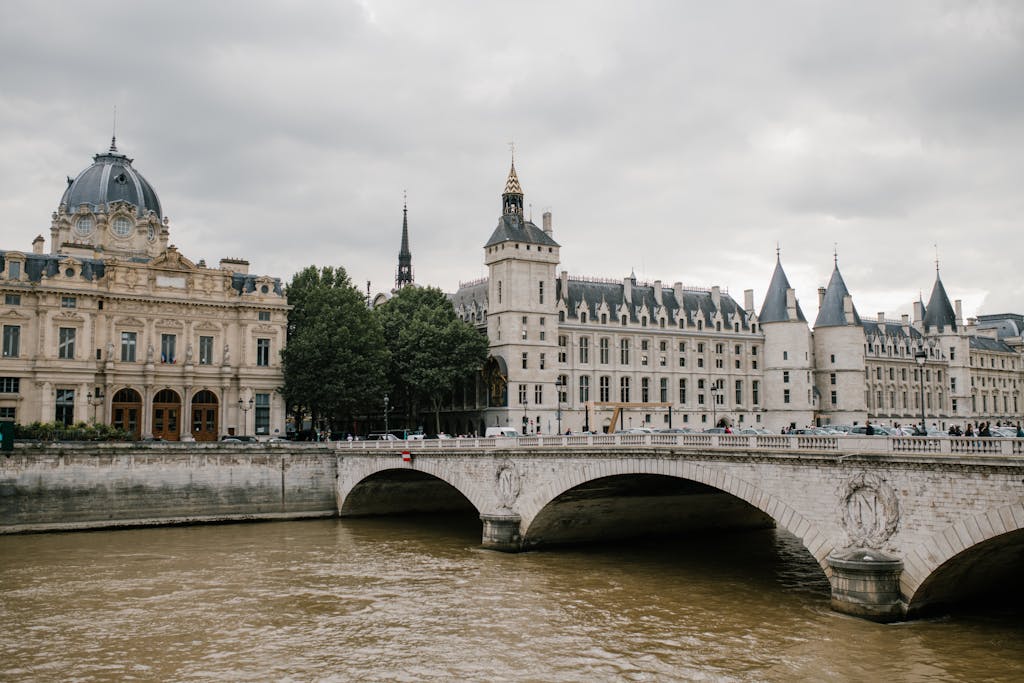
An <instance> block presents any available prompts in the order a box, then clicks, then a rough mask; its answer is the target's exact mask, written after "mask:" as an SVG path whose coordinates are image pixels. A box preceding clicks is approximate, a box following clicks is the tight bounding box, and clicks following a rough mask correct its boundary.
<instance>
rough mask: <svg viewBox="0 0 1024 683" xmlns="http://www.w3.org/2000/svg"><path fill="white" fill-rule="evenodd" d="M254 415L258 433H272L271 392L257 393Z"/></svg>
mask: <svg viewBox="0 0 1024 683" xmlns="http://www.w3.org/2000/svg"><path fill="white" fill-rule="evenodd" d="M254 408H255V409H256V410H255V412H254V415H253V419H254V421H255V423H254V424H255V427H256V433H257V434H269V433H270V394H256V405H255V406H254Z"/></svg>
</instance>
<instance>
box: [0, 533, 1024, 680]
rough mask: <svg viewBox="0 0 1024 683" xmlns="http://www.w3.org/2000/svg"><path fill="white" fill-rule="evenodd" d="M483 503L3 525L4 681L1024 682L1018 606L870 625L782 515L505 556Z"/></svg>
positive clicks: (0, 649) (0, 608)
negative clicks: (11, 531) (832, 585)
mask: <svg viewBox="0 0 1024 683" xmlns="http://www.w3.org/2000/svg"><path fill="white" fill-rule="evenodd" d="M479 538H480V527H479V522H477V521H475V520H469V521H468V522H467V521H466V520H451V519H409V518H404V519H399V518H395V519H356V520H316V521H306V522H286V523H285V522H282V523H273V524H252V525H226V526H201V527H175V528H163V529H138V530H130V531H116V532H96V533H79V534H50V535H38V536H19V537H0V632H2V633H3V634H4V637H3V638H2V639H0V679H4V680H24V681H37V680H79V681H90V680H97V681H99V680H112V679H118V680H159V681H165V680H182V681H189V680H196V681H199V680H237V681H243V680H244V681H250V680H332V679H333V680H353V679H355V680H396V681H422V680H456V679H458V680H472V681H484V680H486V681H494V680H543V681H550V680H564V681H604V680H637V681H651V680H658V681H660V680H713V681H730V680H737V681H746V680H778V681H790V680H812V679H813V680H836V681H843V680H851V679H904V680H914V679H919V680H920V679H929V680H968V679H969V680H1014V679H1021V678H1024V638H1022V634H1024V630H1022V628H1021V626H1020V623H1019V620H1018V619H1017V615H1016V614H1009V615H999V614H995V615H993V614H988V615H981V616H977V617H969V618H957V619H944V620H933V621H922V622H915V623H908V624H899V625H892V626H881V625H877V624H871V623H868V622H865V621H861V620H858V619H853V618H850V617H845V616H842V615H839V614H836V613H834V612H831V611H830V610H829V609H828V582H827V581H826V580H825V578H824V576H823V575H822V572H821V570H820V568H819V567H818V565H817V564H816V563H815V562H814V561H813V560H812V559H811V558H810V556H809V555H808V554H807V553H806V552H805V551H804V550H803V548H802V547H801V545H800V543H799V541H798V540H797V539H795V538H793V537H791V536H788V535H786V534H782V533H776V532H770V531H769V532H755V533H745V534H739V535H732V536H728V535H726V536H716V537H699V536H698V537H692V538H684V539H675V540H670V541H662V542H659V543H657V544H649V545H631V546H614V547H590V548H575V549H574V548H563V549H558V550H552V551H549V552H532V553H523V554H519V555H506V554H500V553H493V552H488V551H482V550H480V549H479V547H478V544H479Z"/></svg>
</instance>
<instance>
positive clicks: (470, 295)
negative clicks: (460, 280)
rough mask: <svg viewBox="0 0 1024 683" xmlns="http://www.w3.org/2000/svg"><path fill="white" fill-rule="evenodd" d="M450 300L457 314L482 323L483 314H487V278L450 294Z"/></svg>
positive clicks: (461, 287)
mask: <svg viewBox="0 0 1024 683" xmlns="http://www.w3.org/2000/svg"><path fill="white" fill-rule="evenodd" d="M448 298H449V299H450V300H451V302H452V306H453V307H454V308H455V311H456V313H458V314H459V315H463V316H467V317H469V318H472V319H473V320H474V321H480V322H482V321H483V314H484V313H486V312H487V278H484V279H482V280H478V281H476V282H474V283H471V284H466V285H460V286H459V291H457V292H455V293H454V294H449V295H448Z"/></svg>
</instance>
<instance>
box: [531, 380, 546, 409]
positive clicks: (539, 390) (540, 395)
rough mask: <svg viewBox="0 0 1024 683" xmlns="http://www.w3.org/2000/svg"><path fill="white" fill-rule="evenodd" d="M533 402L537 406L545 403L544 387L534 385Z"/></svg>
mask: <svg viewBox="0 0 1024 683" xmlns="http://www.w3.org/2000/svg"><path fill="white" fill-rule="evenodd" d="M533 402H534V403H535V404H537V405H540V404H542V403H544V385H543V384H534V385H533Z"/></svg>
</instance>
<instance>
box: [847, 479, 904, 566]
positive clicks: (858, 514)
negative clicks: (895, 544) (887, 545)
mask: <svg viewBox="0 0 1024 683" xmlns="http://www.w3.org/2000/svg"><path fill="white" fill-rule="evenodd" d="M842 504H843V526H844V527H845V528H846V532H847V533H848V534H849V535H850V540H851V541H852V542H853V545H860V546H867V547H869V548H878V547H880V546H881V545H882V543H884V542H885V541H886V540H887V539H888V538H889V537H890V536H892V535H893V534H894V533H895V532H896V527H897V525H898V524H899V521H900V508H899V501H898V500H897V499H896V491H894V490H893V488H892V487H891V486H889V484H888V483H887V482H886V481H885V480H884V479H882V478H881V477H879V476H878V475H876V474H870V473H861V474H858V475H857V476H856V477H854V478H853V479H851V480H850V481H849V483H848V484H847V485H846V490H845V492H844V494H843V498H842Z"/></svg>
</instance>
